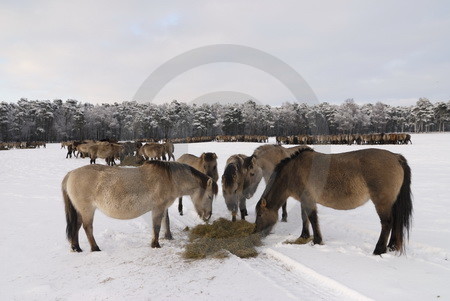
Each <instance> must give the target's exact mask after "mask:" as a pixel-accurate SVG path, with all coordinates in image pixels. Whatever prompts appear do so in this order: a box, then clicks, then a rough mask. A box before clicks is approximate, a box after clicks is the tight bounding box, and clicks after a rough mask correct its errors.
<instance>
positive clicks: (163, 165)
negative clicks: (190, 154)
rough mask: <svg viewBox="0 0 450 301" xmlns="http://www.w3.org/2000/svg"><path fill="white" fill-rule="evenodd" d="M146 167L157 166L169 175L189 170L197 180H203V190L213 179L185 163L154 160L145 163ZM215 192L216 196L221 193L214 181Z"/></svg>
mask: <svg viewBox="0 0 450 301" xmlns="http://www.w3.org/2000/svg"><path fill="white" fill-rule="evenodd" d="M145 165H153V166H157V167H158V168H160V169H163V170H164V171H166V172H168V173H172V172H174V171H186V170H188V171H189V172H190V173H191V174H193V175H194V176H195V177H196V178H198V179H199V180H201V182H202V186H203V188H206V186H207V185H208V180H209V179H211V178H210V177H208V176H207V175H205V174H204V173H202V172H200V171H198V170H197V169H195V168H193V167H191V166H189V165H187V164H183V163H178V162H168V161H160V160H152V161H147V162H145ZM213 192H214V194H215V195H217V193H218V192H219V188H218V186H217V183H216V182H215V181H213Z"/></svg>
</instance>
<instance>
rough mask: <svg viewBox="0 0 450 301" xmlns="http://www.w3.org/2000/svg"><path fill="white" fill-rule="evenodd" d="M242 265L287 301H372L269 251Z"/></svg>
mask: <svg viewBox="0 0 450 301" xmlns="http://www.w3.org/2000/svg"><path fill="white" fill-rule="evenodd" d="M242 261H243V264H245V265H246V266H247V267H249V268H251V269H253V270H254V271H255V272H256V273H258V274H259V275H260V276H262V277H264V278H266V279H268V280H269V281H271V282H272V283H274V285H275V286H277V287H279V288H280V289H281V290H282V291H284V292H285V293H286V296H287V297H289V298H290V299H294V300H298V299H306V300H372V299H370V298H368V297H366V296H364V295H362V294H360V293H358V292H356V291H354V290H352V289H350V288H348V287H347V286H345V285H343V284H341V283H339V282H337V281H336V280H333V279H331V278H328V277H326V276H324V275H322V274H319V273H317V272H316V271H314V270H312V269H310V268H308V267H306V266H304V265H302V264H301V263H299V262H297V261H295V260H293V259H291V258H289V257H287V256H286V255H283V254H281V253H280V252H277V251H275V250H273V249H270V248H265V249H263V250H262V252H261V254H260V255H259V257H257V258H253V259H246V260H242Z"/></svg>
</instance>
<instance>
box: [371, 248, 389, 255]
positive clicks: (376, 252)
mask: <svg viewBox="0 0 450 301" xmlns="http://www.w3.org/2000/svg"><path fill="white" fill-rule="evenodd" d="M385 253H386V248H385V249H384V250H378V249H375V251H373V255H381V254H385Z"/></svg>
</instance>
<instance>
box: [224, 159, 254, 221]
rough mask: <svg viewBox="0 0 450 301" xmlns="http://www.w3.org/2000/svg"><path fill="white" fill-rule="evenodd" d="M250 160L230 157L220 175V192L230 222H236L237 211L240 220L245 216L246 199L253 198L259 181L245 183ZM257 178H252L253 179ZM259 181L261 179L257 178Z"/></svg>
mask: <svg viewBox="0 0 450 301" xmlns="http://www.w3.org/2000/svg"><path fill="white" fill-rule="evenodd" d="M251 160H252V159H251V158H250V157H248V156H246V155H242V154H238V155H232V156H231V157H229V158H228V160H227V163H226V164H227V165H226V167H225V171H224V173H223V175H222V192H223V197H224V199H225V203H226V205H227V208H228V210H230V211H231V216H232V221H233V222H234V221H236V215H237V209H238V207H239V209H240V211H241V219H242V220H245V216H247V206H246V198H247V196H248V195H251V196H253V194H254V193H255V191H256V188H257V187H258V184H259V181H258V182H256V181H254V182H252V183H250V182H247V181H246V175H247V173H248V166H250V165H251V162H250V161H251ZM255 178H258V177H252V179H255ZM259 179H261V177H259Z"/></svg>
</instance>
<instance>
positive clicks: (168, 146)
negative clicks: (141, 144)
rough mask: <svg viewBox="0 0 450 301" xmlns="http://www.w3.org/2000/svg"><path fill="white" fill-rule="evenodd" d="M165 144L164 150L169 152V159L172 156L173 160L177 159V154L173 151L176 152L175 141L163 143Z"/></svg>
mask: <svg viewBox="0 0 450 301" xmlns="http://www.w3.org/2000/svg"><path fill="white" fill-rule="evenodd" d="M163 146H164V151H165V153H166V154H167V160H168V161H170V158H172V160H173V161H175V156H174V155H173V152H174V147H173V143H171V142H166V143H163Z"/></svg>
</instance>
